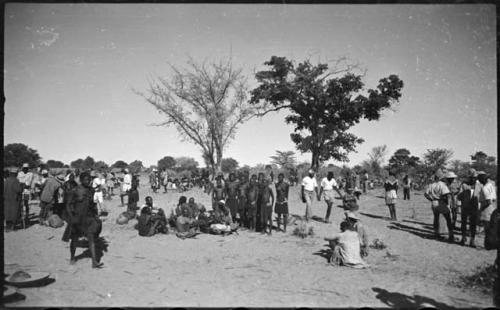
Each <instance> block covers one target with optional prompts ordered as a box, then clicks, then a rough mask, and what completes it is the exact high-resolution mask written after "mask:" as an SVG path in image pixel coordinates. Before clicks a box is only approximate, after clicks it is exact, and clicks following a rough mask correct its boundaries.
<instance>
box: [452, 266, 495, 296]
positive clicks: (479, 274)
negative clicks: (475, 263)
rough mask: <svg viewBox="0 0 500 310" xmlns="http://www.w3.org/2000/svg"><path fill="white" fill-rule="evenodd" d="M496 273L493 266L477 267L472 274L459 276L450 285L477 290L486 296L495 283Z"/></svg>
mask: <svg viewBox="0 0 500 310" xmlns="http://www.w3.org/2000/svg"><path fill="white" fill-rule="evenodd" d="M496 273H497V270H496V267H495V265H483V266H479V267H477V268H476V271H475V272H474V273H473V274H471V275H465V276H460V277H459V278H458V280H454V281H451V284H453V285H455V286H457V287H460V288H467V289H479V290H481V291H483V292H484V293H486V294H488V293H490V292H491V289H492V287H493V282H495V275H496Z"/></svg>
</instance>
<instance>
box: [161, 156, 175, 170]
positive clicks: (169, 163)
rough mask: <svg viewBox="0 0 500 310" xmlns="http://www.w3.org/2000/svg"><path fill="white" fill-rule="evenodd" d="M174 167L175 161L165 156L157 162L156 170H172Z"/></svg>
mask: <svg viewBox="0 0 500 310" xmlns="http://www.w3.org/2000/svg"><path fill="white" fill-rule="evenodd" d="M175 165H176V162H175V159H174V158H173V157H171V156H165V157H163V158H162V159H160V160H159V161H158V169H160V170H163V169H172V168H174V167H175Z"/></svg>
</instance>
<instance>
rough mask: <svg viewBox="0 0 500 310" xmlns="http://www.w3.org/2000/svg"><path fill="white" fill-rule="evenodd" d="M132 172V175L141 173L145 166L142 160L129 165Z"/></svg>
mask: <svg viewBox="0 0 500 310" xmlns="http://www.w3.org/2000/svg"><path fill="white" fill-rule="evenodd" d="M128 167H129V169H130V172H132V173H138V172H141V171H142V169H143V168H144V166H143V165H142V161H140V160H134V161H133V162H131V163H130V164H129V165H128Z"/></svg>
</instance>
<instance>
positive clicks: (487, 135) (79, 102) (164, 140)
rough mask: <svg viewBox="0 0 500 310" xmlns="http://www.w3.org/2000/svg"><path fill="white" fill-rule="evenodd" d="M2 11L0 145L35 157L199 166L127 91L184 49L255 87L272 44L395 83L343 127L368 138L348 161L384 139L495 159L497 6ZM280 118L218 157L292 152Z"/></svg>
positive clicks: (180, 59)
mask: <svg viewBox="0 0 500 310" xmlns="http://www.w3.org/2000/svg"><path fill="white" fill-rule="evenodd" d="M4 20H5V35H4V62H5V64H4V92H5V97H6V102H5V122H4V144H5V145H6V144H9V143H24V144H27V145H28V146H29V147H31V148H34V149H36V150H38V152H39V154H40V155H41V157H42V159H43V160H44V161H46V160H49V159H53V160H61V161H63V162H64V163H68V164H69V163H70V162H71V161H73V160H76V159H78V158H85V157H86V156H92V157H93V158H94V159H95V160H103V161H105V162H107V163H108V164H112V163H114V162H115V161H117V160H124V161H126V162H131V161H133V160H141V161H142V162H143V164H144V165H145V166H149V165H153V164H156V162H157V161H158V160H159V159H160V158H162V157H164V156H166V155H169V156H173V157H178V156H189V157H194V158H195V159H196V160H197V161H198V162H199V163H200V165H201V166H203V161H202V158H201V153H200V151H199V149H198V147H197V146H196V145H194V144H193V143H190V142H186V141H183V140H181V139H180V137H179V134H178V133H177V131H176V129H175V128H174V127H157V126H152V125H151V124H154V123H158V122H161V121H162V120H164V119H163V118H162V116H161V115H160V114H159V113H158V112H157V111H156V110H155V108H154V107H153V106H151V105H150V104H148V103H146V102H145V101H144V99H142V98H141V97H139V96H137V95H136V94H135V93H134V92H133V89H137V90H145V89H146V87H147V81H148V78H150V77H152V76H162V77H166V78H168V77H169V76H171V73H172V71H171V70H170V68H169V64H173V65H177V66H183V65H184V64H185V63H186V61H187V60H188V56H191V57H193V58H194V59H196V60H199V61H203V60H219V59H223V58H227V57H229V56H232V59H233V62H234V64H235V65H236V66H239V67H241V68H242V69H243V71H244V72H245V74H246V75H247V76H248V81H249V85H250V88H253V87H256V86H257V83H256V81H255V78H254V76H253V73H254V72H255V71H256V70H261V69H264V67H263V63H264V62H265V61H266V60H268V59H269V58H270V57H271V56H273V55H276V56H285V57H287V58H289V59H293V60H294V61H297V62H300V61H303V60H305V59H310V60H311V61H312V62H313V63H317V62H327V63H328V62H329V63H331V61H332V60H334V59H336V58H338V57H341V56H347V57H349V59H351V60H352V61H353V62H359V63H360V64H361V65H362V66H363V67H364V68H365V69H366V70H367V73H366V76H365V78H364V82H365V85H366V87H367V88H373V87H376V85H377V83H378V80H379V79H381V78H383V77H386V76H388V75H390V74H397V75H398V76H399V77H400V78H401V79H402V80H403V82H404V88H403V90H402V97H401V99H400V101H399V103H398V105H397V107H396V110H395V111H388V112H385V113H384V114H383V116H382V117H381V119H380V120H379V121H376V122H367V121H362V122H361V123H359V124H357V125H356V126H354V127H352V128H351V130H350V132H352V133H354V134H356V135H358V136H359V137H362V138H363V139H364V140H365V142H364V143H363V144H361V145H359V146H358V147H357V152H356V153H351V154H350V155H349V159H350V161H349V162H348V163H347V165H349V166H354V165H356V164H359V163H360V162H361V161H363V160H364V159H367V158H368V155H367V153H368V152H370V150H371V149H372V148H373V147H375V146H378V145H383V144H386V145H387V147H388V150H389V156H388V157H390V155H392V154H393V153H394V151H396V150H397V149H399V148H407V149H408V150H410V152H411V153H412V155H416V156H420V157H421V156H422V154H423V153H424V152H425V151H426V150H427V149H433V148H447V149H451V150H453V152H454V156H453V158H454V159H459V160H470V155H471V154H474V153H475V152H476V151H479V150H481V151H483V152H485V153H486V154H488V155H490V156H495V157H496V156H497V154H496V153H497V99H496V98H497V79H496V68H497V63H496V61H497V60H496V20H495V6H494V5H487V4H458V5H457V4H452V5H435V4H433V5H402V4H395V5H389V4H386V5H337V4H329V5H312V4H311V5H286V4H244V5H243V4H96V3H91V4H85V3H51V4H48V3H47V4H36V3H9V4H7V5H6V9H5V18H4ZM286 115H287V113H286V112H285V111H283V112H279V113H273V114H268V115H266V116H265V117H263V118H254V119H252V120H250V121H248V122H246V123H244V124H243V125H241V126H240V128H239V130H238V131H237V134H236V136H235V139H234V140H233V141H231V143H230V144H229V145H228V147H227V148H226V150H225V154H224V157H232V158H234V159H236V160H237V161H238V162H239V163H240V165H244V164H248V165H255V164H258V163H269V162H270V158H269V157H270V156H272V155H274V154H275V151H276V150H281V151H286V150H295V145H294V144H293V142H292V141H291V140H290V133H291V132H292V131H293V127H292V126H290V125H287V124H285V122H284V118H285V116H286ZM297 153H298V152H297ZM310 156H311V155H310V153H305V154H300V153H299V154H298V156H297V158H298V160H299V161H310ZM331 163H334V164H341V163H338V162H333V161H332V162H331Z"/></svg>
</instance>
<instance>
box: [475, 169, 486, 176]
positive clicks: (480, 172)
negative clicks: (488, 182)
mask: <svg viewBox="0 0 500 310" xmlns="http://www.w3.org/2000/svg"><path fill="white" fill-rule="evenodd" d="M481 174H486V172H484V171H482V170H481V171H478V172H477V175H478V176H479V175H481Z"/></svg>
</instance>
